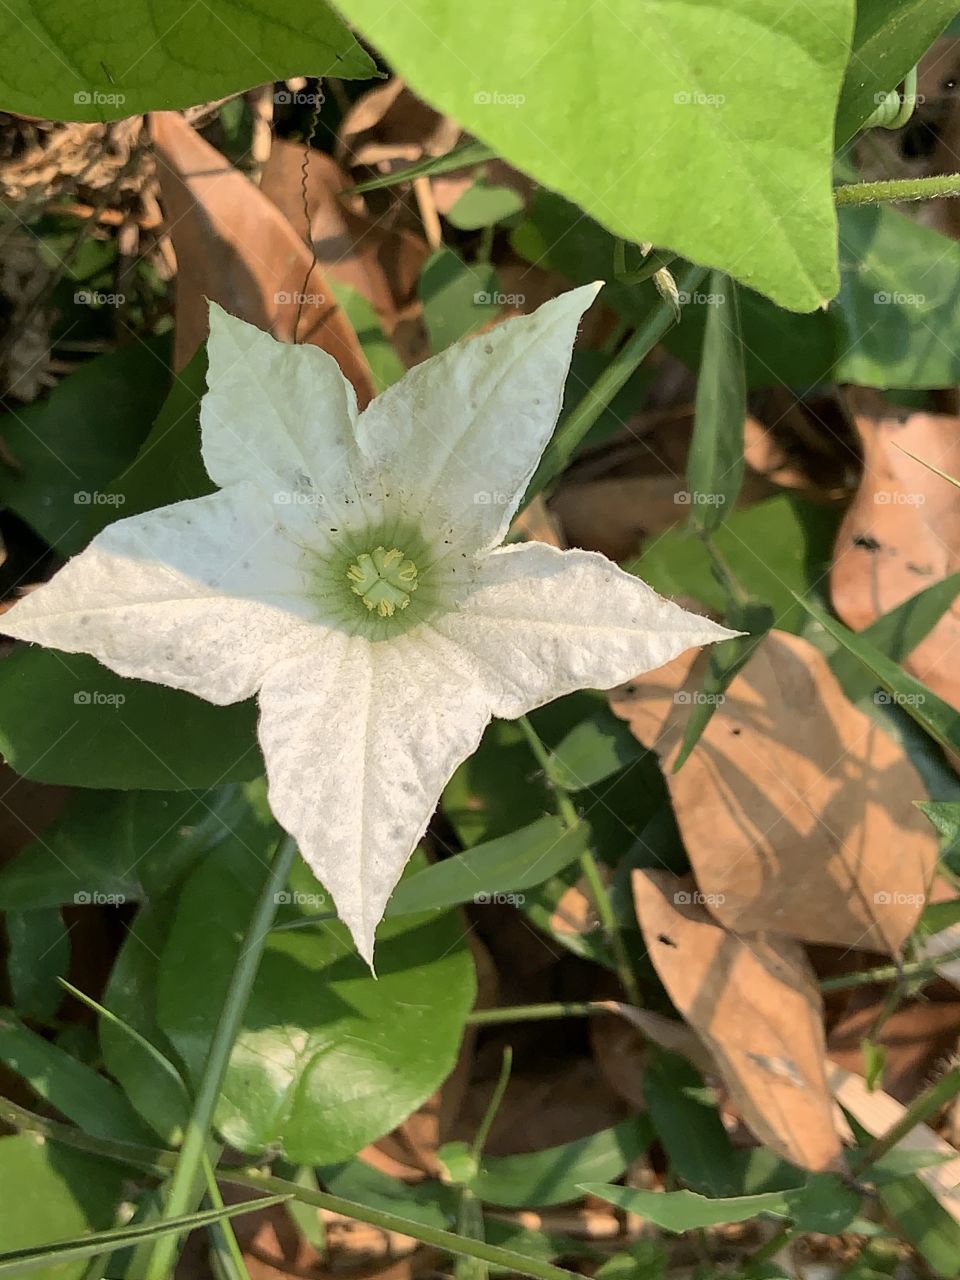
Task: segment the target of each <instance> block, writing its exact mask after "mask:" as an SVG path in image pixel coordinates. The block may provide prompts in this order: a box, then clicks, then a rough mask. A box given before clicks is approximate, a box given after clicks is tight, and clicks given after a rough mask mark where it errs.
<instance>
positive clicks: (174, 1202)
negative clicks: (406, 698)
mask: <svg viewBox="0 0 960 1280" xmlns="http://www.w3.org/2000/svg"><path fill="white" fill-rule="evenodd" d="M296 855H297V846H296V843H295V842H294V841H293V840H291V839H290V837H289V836H283V837H281V839H280V841H279V842H278V844H277V848H276V850H275V852H274V855H273V859H272V861H271V863H270V870H269V871H268V872H267V876H266V878H265V880H264V882H263V887H262V888H261V890H260V893H259V895H258V897H257V902H256V905H255V907H254V909H253V915H252V916H251V917H250V923H249V925H248V926H247V931H246V934H245V936H244V939H243V943H242V945H241V947H240V954H239V955H238V957H237V963H236V965H235V966H234V970H233V974H232V975H231V978H230V985H229V987H228V988H227V994H226V997H225V998H224V1002H223V1006H222V1008H221V1010H220V1018H219V1020H218V1022H217V1026H216V1030H215V1031H214V1033H213V1039H212V1040H211V1042H210V1051H209V1053H208V1054H207V1061H206V1063H205V1065H204V1068H203V1075H202V1076H201V1078H200V1085H199V1088H198V1089H197V1095H196V1098H195V1100H194V1104H193V1110H192V1112H191V1114H190V1118H189V1120H188V1121H187V1124H186V1127H185V1129H184V1136H183V1144H182V1145H181V1147H180V1152H179V1155H178V1157H177V1163H176V1167H175V1168H174V1171H173V1177H172V1178H171V1179H170V1184H169V1187H168V1190H167V1194H166V1197H165V1199H164V1204H163V1212H162V1214H161V1217H162V1218H163V1219H164V1220H166V1219H168V1218H179V1217H182V1216H184V1215H185V1214H186V1213H188V1212H189V1210H190V1205H191V1201H192V1200H193V1198H194V1197H195V1196H196V1191H197V1185H198V1180H199V1179H200V1178H201V1176H202V1172H203V1164H204V1160H205V1157H206V1147H207V1139H208V1135H209V1133H210V1126H211V1123H212V1120H213V1112H214V1108H215V1107H216V1104H217V1099H218V1097H219V1096H220V1090H221V1088H222V1087H223V1078H224V1075H225V1074H226V1070H227V1063H228V1062H229V1060H230V1053H231V1051H232V1049H233V1044H234V1041H235V1040H236V1038H237V1034H238V1032H239V1030H240V1023H241V1020H242V1018H243V1013H244V1010H245V1009H246V1007H247V1000H248V999H249V997H250V989H251V987H252V986H253V981H254V978H255V977H256V975H257V969H258V968H259V966H260V957H261V956H262V954H263V946H264V943H265V942H266V939H267V935H268V933H269V932H270V926H271V925H272V923H273V917H274V914H275V913H276V909H277V894H278V893H279V892H280V891H281V890H282V889H283V886H284V885H285V884H286V882H287V876H288V875H289V874H290V868H291V866H292V865H293V861H294V859H295V857H296ZM177 1241H178V1237H177V1236H176V1235H168V1236H161V1237H160V1239H159V1240H158V1241H157V1244H156V1246H155V1247H154V1249H153V1251H152V1253H151V1255H150V1262H149V1264H148V1266H147V1270H146V1280H168V1277H169V1276H171V1275H172V1274H173V1268H174V1262H175V1258H176V1250H177Z"/></svg>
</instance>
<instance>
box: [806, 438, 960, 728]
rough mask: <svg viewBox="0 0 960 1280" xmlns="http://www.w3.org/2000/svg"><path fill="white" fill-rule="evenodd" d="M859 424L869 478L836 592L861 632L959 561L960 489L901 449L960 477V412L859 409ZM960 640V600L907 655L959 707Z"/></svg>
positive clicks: (834, 578)
mask: <svg viewBox="0 0 960 1280" xmlns="http://www.w3.org/2000/svg"><path fill="white" fill-rule="evenodd" d="M856 423H857V428H858V430H859V432H860V438H861V441H862V445H863V458H864V467H863V479H862V481H861V483H860V488H859V489H858V490H857V493H856V496H855V497H854V499H853V502H852V503H851V504H850V507H849V508H848V510H847V513H846V516H845V517H844V520H843V523H842V524H841V526H840V531H839V534H838V536H837V545H836V550H835V553H834V563H833V568H832V570H831V573H830V592H831V596H832V599H833V604H834V608H835V609H836V611H837V613H838V614H839V615H840V617H841V618H842V619H843V621H844V622H845V623H846V624H847V626H848V627H852V628H853V629H854V631H860V630H862V629H863V628H864V627H867V626H869V625H870V623H871V622H874V621H875V620H876V619H877V618H879V617H880V616H881V615H882V614H884V613H887V612H889V610H891V609H893V608H895V607H896V606H897V605H898V604H902V603H903V601H904V600H907V599H909V597H910V596H912V595H915V594H916V593H917V592H918V591H921V590H923V588H924V587H929V586H932V585H933V583H935V582H939V581H940V579H941V578H943V577H945V576H946V575H947V574H949V573H953V572H955V571H956V570H957V568H958V567H960V490H958V489H957V488H955V487H954V486H953V485H952V484H950V483H949V481H947V480H944V479H942V478H941V477H940V476H937V475H935V474H934V473H933V472H932V471H930V470H929V468H927V467H924V466H922V465H921V464H920V463H919V462H914V460H913V459H912V458H909V457H907V456H906V454H905V453H903V452H901V449H906V450H907V451H908V452H909V453H912V454H914V455H915V456H916V457H918V458H922V459H924V460H925V461H928V462H932V463H933V465H934V466H936V467H939V468H940V470H941V471H946V472H947V474H948V475H957V476H960V418H954V417H950V416H948V415H946V414H932V413H914V414H911V415H910V416H909V417H908V418H907V419H906V420H905V421H900V420H898V419H896V418H883V419H875V418H872V417H870V416H868V415H866V414H860V415H858V416H857V418H856ZM898 445H899V446H900V448H898V447H897V446H898ZM958 645H960V600H957V601H954V603H953V605H952V606H951V608H950V609H949V610H948V611H947V613H946V614H944V616H943V617H942V618H941V620H940V621H939V622H938V623H937V625H936V626H935V627H934V628H933V630H932V631H931V632H930V634H929V635H928V636H926V637H925V638H924V639H923V640H921V642H920V643H919V644H918V645H917V647H916V648H915V649H914V650H913V652H912V653H911V654H910V656H909V657H908V658H907V660H906V662H905V663H904V666H905V667H906V669H907V670H908V671H910V672H911V673H912V674H913V675H915V676H916V677H917V678H918V679H920V680H923V681H924V683H925V684H928V685H929V686H930V688H931V689H933V691H934V692H935V693H938V694H939V695H940V696H941V697H942V698H945V699H946V701H947V702H949V703H951V704H953V705H954V706H960V662H958V657H960V649H958Z"/></svg>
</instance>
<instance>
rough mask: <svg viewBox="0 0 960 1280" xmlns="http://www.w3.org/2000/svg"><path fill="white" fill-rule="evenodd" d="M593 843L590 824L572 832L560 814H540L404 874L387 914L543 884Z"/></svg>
mask: <svg viewBox="0 0 960 1280" xmlns="http://www.w3.org/2000/svg"><path fill="white" fill-rule="evenodd" d="M588 844H589V831H588V829H587V828H586V826H584V825H581V826H579V827H577V828H576V830H574V831H568V830H567V829H566V828H565V827H564V825H563V823H562V822H561V821H560V819H559V818H555V817H552V816H548V817H544V818H539V819H538V820H537V821H536V822H534V823H531V824H530V826H528V827H521V829H520V830H519V831H514V832H513V833H512V834H511V835H509V836H501V837H500V838H499V839H497V840H489V841H487V842H486V843H484V844H478V845H474V847H473V848H472V849H470V850H469V851H468V852H466V853H459V854H456V855H455V856H454V857H452V858H445V859H444V860H443V861H442V862H438V863H436V864H435V865H434V866H432V867H428V868H427V869H426V870H425V871H420V872H418V873H417V874H416V875H412V876H406V877H404V879H403V880H401V882H400V883H399V884H398V885H397V887H396V889H395V890H394V892H393V897H392V898H391V899H390V905H389V907H388V908H387V915H388V916H402V915H409V914H411V913H412V912H417V911H445V910H449V909H450V908H451V907H455V906H459V905H460V904H461V903H465V902H477V901H481V902H482V901H490V900H491V899H494V898H497V897H499V896H500V895H502V894H509V893H513V892H516V891H517V890H521V889H527V888H529V887H530V886H531V885H536V884H542V883H543V881H544V880H547V879H549V877H550V876H552V875H555V874H556V872H557V871H560V870H562V869H563V868H564V867H567V866H569V865H570V863H571V862H575V861H576V860H577V859H578V858H579V857H580V856H581V854H583V853H584V852H585V851H586V849H587V847H588Z"/></svg>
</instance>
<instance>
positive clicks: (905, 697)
mask: <svg viewBox="0 0 960 1280" xmlns="http://www.w3.org/2000/svg"><path fill="white" fill-rule="evenodd" d="M797 599H798V600H799V601H800V603H801V604H802V605H803V607H804V608H805V609H806V610H807V612H808V613H809V614H810V615H811V617H813V618H815V619H816V621H817V622H819V623H820V625H821V626H822V627H823V629H824V630H825V631H826V632H827V634H828V635H830V636H832V637H833V638H834V640H837V641H839V642H840V644H842V645H843V647H844V648H845V649H846V650H847V651H848V652H849V653H851V654H853V656H854V657H855V658H856V659H857V660H858V661H859V662H861V663H862V664H863V666H864V667H866V668H867V670H868V671H871V672H872V673H873V674H874V676H876V678H877V681H878V683H879V684H881V685H882V686H883V688H884V689H885V690H886V691H887V694H888V696H889V701H890V703H891V704H895V705H897V706H899V707H902V708H903V710H904V711H906V712H907V714H908V715H909V716H910V717H911V718H912V719H914V720H915V721H916V722H917V724H918V725H920V727H921V728H922V729H925V730H926V731H927V733H929V734H930V736H931V737H932V738H933V739H934V740H935V741H936V742H939V743H940V745H941V746H942V747H946V748H947V750H953V751H956V750H960V712H957V711H955V710H954V709H953V707H951V706H949V705H948V704H947V703H946V702H944V701H943V699H942V698H939V697H938V696H937V695H936V694H935V693H933V692H931V690H930V689H928V688H927V686H926V685H925V684H921V682H920V681H919V680H915V679H914V677H913V676H911V675H908V674H907V672H906V671H904V670H903V669H902V668H901V667H898V666H897V664H896V663H895V662H892V661H891V660H890V659H889V658H888V657H887V656H886V655H885V654H883V653H881V651H880V650H879V649H878V648H877V647H876V646H875V645H872V644H871V643H870V641H869V640H866V639H865V638H864V637H863V635H857V633H856V632H854V631H851V630H850V629H849V628H848V627H845V626H844V625H843V623H842V622H838V621H837V620H836V618H834V617H832V616H831V615H830V614H829V613H827V611H826V610H825V609H823V608H821V606H820V605H818V604H816V603H815V602H814V601H813V600H811V599H809V598H801V597H799V596H798V597H797Z"/></svg>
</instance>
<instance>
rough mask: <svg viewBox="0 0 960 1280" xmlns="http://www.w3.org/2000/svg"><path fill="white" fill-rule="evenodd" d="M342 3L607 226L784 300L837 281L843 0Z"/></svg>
mask: <svg viewBox="0 0 960 1280" xmlns="http://www.w3.org/2000/svg"><path fill="white" fill-rule="evenodd" d="M340 7H341V9H342V11H343V12H344V13H345V14H346V15H347V16H348V17H349V18H351V19H352V20H354V21H355V22H356V23H357V25H358V26H359V27H360V29H361V30H362V31H363V32H364V33H365V34H366V35H367V36H369V38H370V39H371V40H372V41H373V42H374V43H375V44H376V45H377V47H378V48H379V49H381V50H382V51H383V53H384V54H385V55H386V56H387V57H388V58H389V59H390V61H391V63H392V64H393V65H394V66H395V67H396V69H397V70H398V71H399V72H400V73H401V74H402V75H403V76H404V77H406V78H407V79H408V80H409V81H410V83H411V84H412V85H413V87H414V89H415V90H416V91H417V92H418V93H419V94H421V95H422V96H423V97H424V98H425V99H426V100H427V101H428V102H431V103H433V104H434V105H436V106H438V107H439V108H440V109H441V110H443V111H446V112H449V113H450V114H451V115H453V116H454V117H455V118H456V119H457V120H459V121H460V122H461V124H463V125H464V126H465V127H466V128H467V129H469V130H470V132H471V133H473V134H475V135H476V136H477V137H479V138H481V139H482V140H483V141H485V142H488V143H489V144H490V145H491V146H493V147H495V148H496V149H497V150H498V151H499V152H501V153H502V154H503V155H504V156H505V157H506V159H508V160H509V161H511V163H513V164H515V165H516V166H517V167H518V168H520V169H522V170H523V171H524V172H525V173H529V174H530V175H531V176H532V177H534V178H535V179H536V180H537V181H538V182H540V183H542V184H543V185H545V186H547V187H551V188H553V189H554V190H558V191H561V192H563V193H564V194H565V195H567V196H568V197H569V198H570V199H572V200H574V201H575V202H576V203H577V204H579V205H580V206H581V207H582V208H583V209H585V210H586V211H587V212H588V213H591V214H593V215H594V216H596V217H597V218H599V219H600V220H601V221H602V222H604V223H605V225H607V226H608V227H609V228H610V229H611V230H612V231H614V232H615V233H616V234H618V235H621V236H624V237H626V238H627V239H629V240H634V241H646V240H652V241H654V242H655V243H656V244H659V245H663V246H665V247H668V248H671V249H674V250H676V251H677V252H679V253H682V254H684V255H685V256H687V257H689V258H691V259H693V260H695V261H697V262H700V263H705V264H707V265H710V266H715V267H718V268H721V269H723V270H727V271H729V272H731V273H732V274H735V275H737V276H738V278H739V279H742V280H743V281H744V282H745V283H747V284H750V285H752V286H753V287H755V288H758V289H760V290H761V291H763V292H765V293H769V294H770V295H771V296H772V297H774V298H775V299H776V301H777V302H779V303H780V304H781V305H783V306H787V307H791V308H793V309H795V310H800V311H811V310H813V308H814V307H816V306H818V305H819V304H820V303H821V302H822V301H823V300H824V299H826V298H829V297H832V296H833V294H834V292H835V291H836V287H837V275H836V262H835V240H834V228H835V219H834V212H833V204H832V197H831V192H830V182H829V168H830V163H831V158H832V154H833V123H834V114H835V110H836V103H837V98H838V95H839V91H840V84H841V80H842V77H843V73H844V68H845V66H846V61H847V54H848V51H849V44H850V36H851V32H852V27H853V5H852V3H851V2H850V0H826V2H825V3H823V4H821V5H820V6H819V7H818V10H817V21H816V22H811V21H810V17H809V14H808V13H807V12H806V11H804V10H802V9H784V7H783V6H782V5H781V4H778V3H775V2H774V0H761V2H760V3H755V4H753V5H752V6H751V8H750V11H749V13H747V12H746V11H743V10H740V9H735V8H731V6H729V5H727V4H722V3H718V2H717V0H714V2H713V3H704V4H699V5H668V6H663V5H654V4H650V3H641V4H638V3H637V2H636V0H611V3H609V4H605V5H599V6H595V7H593V8H589V9H584V8H583V6H582V5H581V4H580V3H579V0H529V2H528V3H527V4H524V5H522V6H517V5H515V4H513V3H512V0H488V3H486V4H484V5H481V6H475V5H463V4H457V3H455V0H423V2H422V3H421V4H419V5H418V6H417V8H416V11H414V10H413V9H411V8H409V7H404V6H402V5H397V6H394V7H393V8H391V9H388V10H384V8H383V6H382V4H380V3H378V0H341V4H340ZM626 86H629V92H625V91H624V90H625V87H626ZM785 104H789V109H786V107H785ZM598 121H601V122H602V128H600V127H598ZM638 139H639V140H642V145H638ZM772 156H776V157H777V162H776V164H775V165H771V157H772ZM640 193H642V197H641V194H640Z"/></svg>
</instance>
